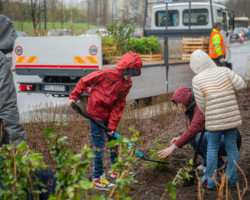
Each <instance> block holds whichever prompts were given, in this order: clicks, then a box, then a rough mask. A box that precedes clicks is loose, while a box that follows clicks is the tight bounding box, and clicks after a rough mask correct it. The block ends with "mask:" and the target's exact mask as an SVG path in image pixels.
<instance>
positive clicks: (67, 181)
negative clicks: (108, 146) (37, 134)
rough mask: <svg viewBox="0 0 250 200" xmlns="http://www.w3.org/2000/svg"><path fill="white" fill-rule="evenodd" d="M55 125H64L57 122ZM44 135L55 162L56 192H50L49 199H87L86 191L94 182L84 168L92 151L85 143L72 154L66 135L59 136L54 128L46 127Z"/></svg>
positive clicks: (91, 156) (91, 155) (89, 160)
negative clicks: (78, 150) (79, 150)
mask: <svg viewBox="0 0 250 200" xmlns="http://www.w3.org/2000/svg"><path fill="white" fill-rule="evenodd" d="M55 125H56V126H62V125H66V123H65V122H62V123H60V122H57V123H55ZM45 135H46V137H47V139H48V143H49V145H50V154H51V155H52V156H53V157H54V161H55V163H56V172H57V173H56V178H57V181H56V193H55V194H51V195H50V197H49V200H58V199H74V200H78V199H79V200H80V199H82V197H85V198H84V199H89V196H88V191H89V190H91V189H93V188H94V182H92V181H89V179H88V177H87V176H86V169H87V167H88V164H89V163H90V162H91V159H92V158H93V157H94V154H93V152H92V151H91V149H90V148H88V147H87V146H86V145H85V146H84V147H83V148H82V150H81V152H80V153H77V154H73V150H72V149H70V148H69V146H68V144H67V137H66V136H63V137H61V135H60V132H58V131H56V130H55V129H54V128H46V129H45ZM96 198H97V197H96Z"/></svg>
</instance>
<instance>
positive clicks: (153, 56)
mask: <svg viewBox="0 0 250 200" xmlns="http://www.w3.org/2000/svg"><path fill="white" fill-rule="evenodd" d="M139 56H140V57H141V60H142V61H156V60H161V59H162V56H161V54H152V53H150V54H139ZM120 59H121V56H115V58H114V60H115V62H119V61H120Z"/></svg>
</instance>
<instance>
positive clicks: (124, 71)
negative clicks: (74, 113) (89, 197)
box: [68, 52, 142, 190]
mask: <svg viewBox="0 0 250 200" xmlns="http://www.w3.org/2000/svg"><path fill="white" fill-rule="evenodd" d="M141 67H142V61H141V58H140V56H139V55H138V54H136V53H133V52H130V53H126V54H125V55H123V56H122V58H121V60H120V62H119V63H118V65H117V68H109V69H102V70H98V71H96V72H93V73H91V74H89V75H87V76H85V77H83V78H81V79H80V81H79V82H78V84H77V85H76V87H75V89H74V90H73V91H72V92H71V94H70V97H69V101H68V104H69V105H71V103H72V102H77V100H78V98H79V97H80V96H81V95H82V93H83V92H84V90H86V89H87V87H88V86H92V88H91V91H90V94H89V98H88V107H87V113H88V114H89V115H90V116H91V117H92V118H94V119H95V120H97V121H98V122H100V123H102V124H104V125H105V126H108V128H109V129H110V130H111V132H109V133H107V132H105V131H104V130H103V129H102V128H100V127H98V126H97V125H96V124H95V123H93V122H92V121H90V128H91V137H92V144H93V146H94V148H95V149H94V154H95V158H94V170H93V178H94V180H95V188H98V189H101V190H109V188H111V187H114V184H112V183H109V182H108V181H107V180H106V178H105V174H104V170H103V154H104V152H105V150H104V148H105V137H104V135H106V136H107V138H108V141H111V140H113V139H114V137H113V133H114V132H115V130H116V127H117V125H118V123H119V121H120V119H121V117H122V112H123V109H124V106H125V104H126V96H127V94H128V93H129V90H130V88H131V87H132V80H131V77H133V76H139V75H140V74H141ZM116 157H117V154H116V149H110V159H111V163H112V164H114V162H115V158H116ZM112 175H113V176H115V175H116V173H115V172H114V173H112Z"/></svg>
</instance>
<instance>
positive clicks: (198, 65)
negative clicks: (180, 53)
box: [190, 49, 217, 74]
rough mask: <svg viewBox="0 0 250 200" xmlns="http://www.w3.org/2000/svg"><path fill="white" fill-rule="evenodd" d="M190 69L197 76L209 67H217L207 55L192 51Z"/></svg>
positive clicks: (200, 51) (202, 52)
mask: <svg viewBox="0 0 250 200" xmlns="http://www.w3.org/2000/svg"><path fill="white" fill-rule="evenodd" d="M190 67H191V69H192V70H193V72H194V73H195V74H199V73H200V72H202V71H203V70H205V69H207V68H211V67H217V66H216V64H215V63H214V61H213V60H212V59H211V58H210V57H209V55H208V54H207V53H205V52H204V51H202V50H200V49H198V50H196V51H194V52H193V53H192V55H191V58H190Z"/></svg>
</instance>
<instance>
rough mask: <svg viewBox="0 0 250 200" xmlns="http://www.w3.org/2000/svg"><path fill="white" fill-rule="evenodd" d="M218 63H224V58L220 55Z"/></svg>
mask: <svg viewBox="0 0 250 200" xmlns="http://www.w3.org/2000/svg"><path fill="white" fill-rule="evenodd" d="M220 63H221V64H224V63H225V58H224V57H223V56H220Z"/></svg>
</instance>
